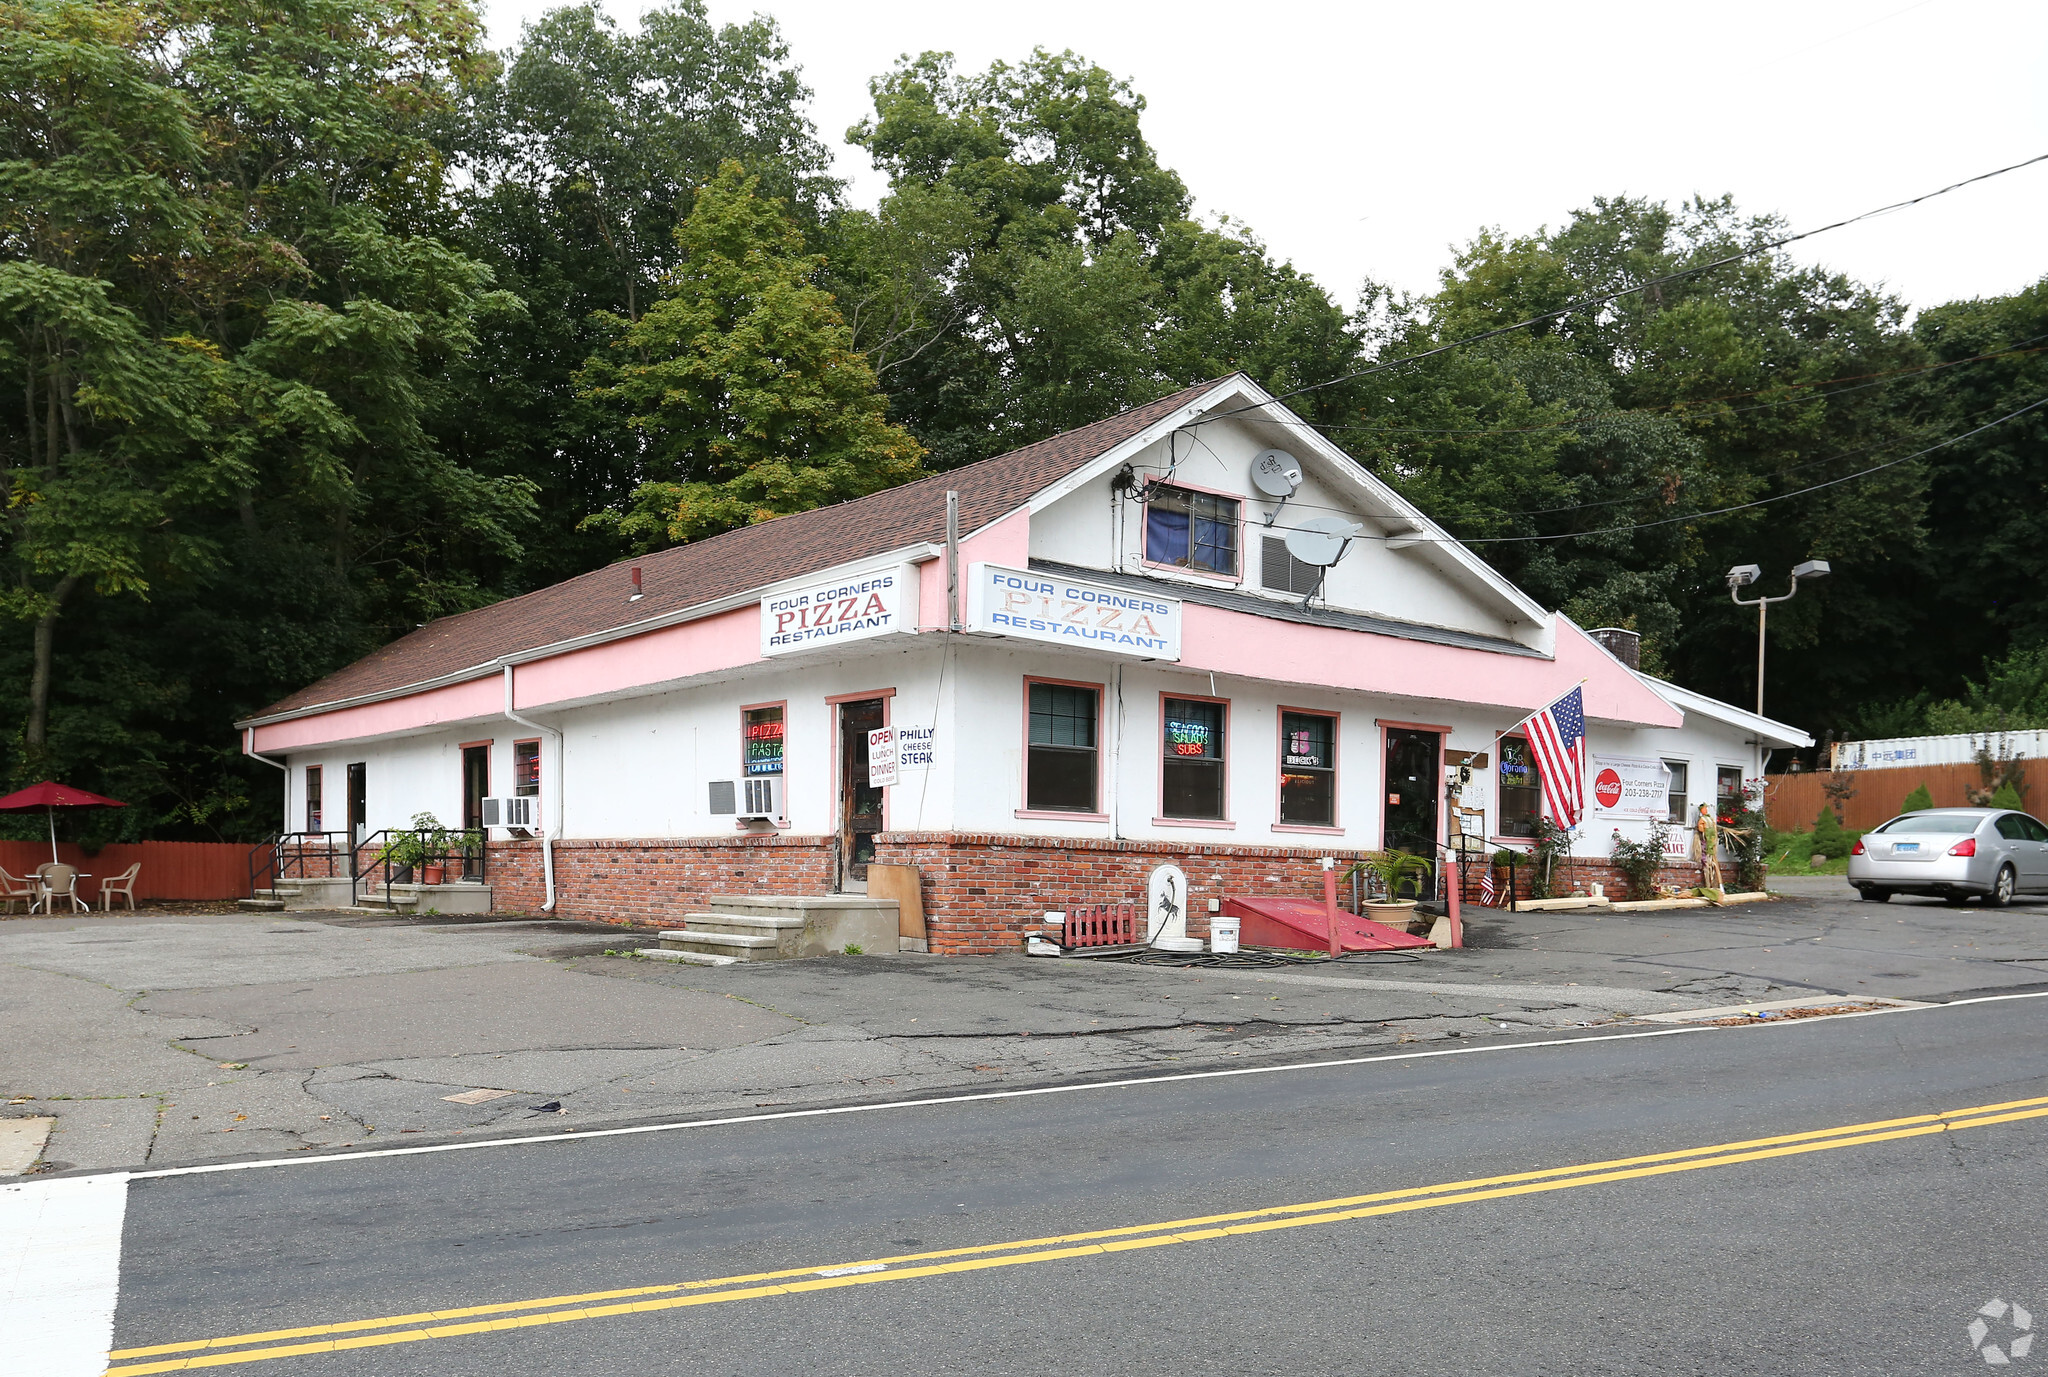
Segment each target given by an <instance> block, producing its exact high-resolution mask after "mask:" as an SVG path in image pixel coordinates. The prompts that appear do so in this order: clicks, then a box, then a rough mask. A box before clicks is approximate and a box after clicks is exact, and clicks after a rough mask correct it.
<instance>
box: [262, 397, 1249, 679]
mask: <svg viewBox="0 0 2048 1377" xmlns="http://www.w3.org/2000/svg"><path fill="white" fill-rule="evenodd" d="M1220 381H1222V380H1221V379H1218V380H1216V381H1212V382H1205V383H1197V384H1196V385H1195V386H1193V387H1189V388H1184V389H1183V390H1181V391H1179V392H1176V393H1174V394H1173V395H1172V396H1170V397H1161V398H1160V399H1159V400H1158V401H1156V402H1148V403H1147V404H1146V405H1144V406H1139V407H1133V408H1131V409H1130V410H1129V411H1125V412H1122V413H1120V414H1118V415H1115V416H1112V417H1110V418H1109V419H1107V420H1103V421H1097V422H1095V423H1094V424H1093V425H1085V426H1082V427H1080V428H1079V429H1078V430H1070V431H1067V432H1066V433H1064V434H1061V435H1055V436H1053V437H1052V438H1051V439H1048V440H1040V441H1039V442H1038V443H1037V444H1035V445H1026V446H1025V447H1024V448H1022V449H1019V450H1012V451H1011V452H1010V453H1008V454H1000V455H997V456H996V457H995V458H993V459H984V460H982V461H981V462H980V463H976V464H969V465H967V466H966V467H964V468H958V469H954V470H952V471H951V472H948V473H938V474H933V475H932V476H931V477H929V478H920V479H918V480H916V481H915V482H911V483H905V484H903V485H902V486H901V487H896V488H888V489H885V490H884V491H882V492H878V493H874V494H871V495H870V496H867V497H860V498H855V499H854V500H852V501H850V502H841V503H839V504H837V505H835V506H831V507H820V508H817V509H816V510H813V511H808V512H797V513H795V514H794V515H791V516H782V517H777V518H775V519H774V520H773V521H764V522H761V523H760V524H759V525H756V526H747V527H743V528H741V529H740V530H737V531H728V532H726V533H725V534H724V535H720V536H714V537H712V538H711V539H709V540H704V541H699V542H697V543H695V544H691V545H681V546H677V547H676V548H674V549H672V550H662V551H658V552H656V553H654V554H651V555H643V556H641V557H640V558H639V559H638V560H633V561H623V562H622V563H637V564H638V565H639V566H640V568H641V580H642V585H643V587H644V588H645V590H646V596H645V597H643V598H642V599H641V600H640V601H639V602H636V603H629V602H627V601H626V594H627V581H626V574H625V571H624V569H623V568H622V567H621V565H618V564H614V565H610V566H608V567H606V568H603V569H598V570H593V571H592V572H591V573H588V574H580V575H578V576H577V577H575V578H573V579H568V580H566V581H564V582H562V583H558V584H555V585H554V586H552V587H549V588H541V589H537V590H536V591H534V592H531V593H526V594H522V595H521V596H519V597H516V598H507V599H506V600H505V601H503V602H499V603H493V604H491V605H490V606H489V607H479V608H477V609H476V610H475V611H472V612H460V613H457V614H456V615H454V616H452V617H442V618H440V619H439V620H437V621H432V622H428V623H427V624H426V625H425V626H423V627H421V628H420V629H419V630H417V631H414V632H413V633H412V634H410V635H408V636H403V637H400V638H399V639H398V640H395V641H393V642H392V643H391V644H390V645H387V646H385V647H384V648H383V649H381V650H378V651H374V652H372V653H371V654H369V655H365V656H364V657H363V658H362V659H360V660H358V661H356V662H355V663H354V664H352V665H350V666H348V667H347V668H346V669H342V670H338V671H336V672H335V673H333V674H330V675H328V676H327V677H326V678H325V679H322V680H320V681H319V682H318V683H315V684H310V685H308V686H307V687H305V688H302V689H300V690H299V691H298V692H297V693H294V694H292V695H291V696H290V697H288V698H285V699H282V700H281V701H279V702H276V703H273V704H272V705H271V706H269V707H267V708H265V709H264V710H263V711H262V712H261V713H260V714H258V716H259V717H270V716H273V715H275V714H278V713H289V712H295V711H302V710H304V709H307V708H313V707H317V706H319V705H321V704H325V703H334V702H339V701H341V700H343V699H349V698H359V697H362V696H363V695H366V694H378V693H390V692H393V691H395V690H398V689H403V688H406V687H408V686H410V685H413V684H420V683H425V682H427V681H428V680H432V679H439V678H441V677H443V676H445V675H450V674H457V673H460V672H461V671H463V670H466V669H473V668H479V667H481V666H484V665H488V664H490V663H491V662H492V661H493V660H496V659H497V658H498V657H500V656H502V655H511V654H515V653H517V652H519V651H524V650H533V649H536V648H538V647H540V646H545V645H553V644H555V643H557V642H560V641H566V640H571V639H574V638H575V637H578V636H588V635H591V634H593V633H597V632H602V631H609V630H612V629H613V628H616V627H620V626H625V625H627V624H628V623H631V622H640V621H645V620H647V619H648V618H651V617H659V616H661V615H662V614H663V613H666V612H677V611H681V610H683V609H685V608H690V607H695V606H697V605H698V604H700V603H706V602H712V601H714V600H716V599H719V598H723V597H729V596H732V595H734V594H738V593H744V592H746V591H747V590H749V589H752V588H760V587H763V586H765V585H767V584H771V583H777V582H780V581H781V580H783V579H787V578H795V577H797V576H799V575H802V574H806V573H810V572H811V571H813V570H816V569H829V568H831V567H833V566H834V565H838V564H845V563H847V562H849V561H851V560H856V559H862V558H865V557H866V556H868V555H876V554H881V553H883V552H884V551H887V550H896V549H901V548H902V547H904V546H906V545H914V544H917V543H918V542H920V541H938V540H943V539H944V538H945V534H946V499H945V494H946V492H947V491H948V490H949V489H951V490H957V491H958V492H959V494H960V529H961V530H962V531H963V532H971V531H975V530H979V529H980V528H981V527H983V526H986V525H988V524H989V523H990V522H992V521H995V520H998V519H999V518H1001V517H1003V516H1004V515H1006V514H1008V513H1009V512H1012V511H1015V510H1016V509H1017V508H1018V507H1020V506H1022V505H1023V504H1024V503H1025V502H1027V501H1029V500H1030V499H1031V498H1032V497H1033V496H1034V495H1035V494H1037V493H1038V492H1040V491H1042V490H1043V489H1045V488H1047V487H1049V486H1050V485H1052V484H1053V483H1056V482H1058V481H1059V480H1060V479H1062V478H1065V477H1066V476H1067V475H1068V474H1071V473H1073V472H1074V471H1075V470H1077V469H1079V468H1081V467H1083V466H1084V465H1086V464H1088V463H1090V462H1091V461H1093V460H1095V459H1098V458H1100V457H1101V456H1102V455H1104V454H1106V453H1107V452H1108V451H1109V450H1111V449H1113V448H1115V447H1116V446H1117V445H1118V444H1120V443H1122V442H1123V441H1125V440H1127V439H1129V438H1130V437H1131V436H1133V435H1136V434H1137V433H1138V432H1139V431H1141V430H1144V429H1145V428H1146V427H1147V426H1149V425H1151V424H1153V423H1154V422H1155V421H1158V420H1159V419H1161V418H1162V417H1164V416H1167V415H1169V414H1170V413H1172V412H1173V411H1175V410H1177V409H1178V408H1180V407H1182V406H1185V405H1186V404H1187V403H1189V402H1191V401H1193V400H1194V399H1195V398H1197V397H1199V396H1201V395H1202V394H1203V393H1205V392H1208V391H1210V390H1212V389H1214V388H1215V387H1216V386H1217V382H1220Z"/></svg>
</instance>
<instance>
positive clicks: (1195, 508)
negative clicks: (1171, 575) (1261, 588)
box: [1145, 487, 1237, 578]
mask: <svg viewBox="0 0 2048 1377" xmlns="http://www.w3.org/2000/svg"><path fill="white" fill-rule="evenodd" d="M1145 558H1146V559H1148V560H1150V561H1152V563H1154V564H1174V565H1179V566H1180V567H1181V568H1183V569H1199V570H1201V571H1202V572H1204V573H1209V574H1228V575H1230V576H1231V577H1233V578H1235V577H1236V576H1237V502H1236V501H1235V500H1234V499H1232V498H1228V497H1218V496H1216V495H1215V494H1213V493H1206V492H1194V491H1191V490H1189V489H1187V488H1168V487H1155V488H1153V489H1152V495H1151V496H1150V497H1149V498H1147V499H1146V502H1145Z"/></svg>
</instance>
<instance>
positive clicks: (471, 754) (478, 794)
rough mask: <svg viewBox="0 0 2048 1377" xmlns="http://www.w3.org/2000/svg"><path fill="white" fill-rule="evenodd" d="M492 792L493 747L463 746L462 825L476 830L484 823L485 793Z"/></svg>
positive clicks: (467, 829) (466, 829)
mask: <svg viewBox="0 0 2048 1377" xmlns="http://www.w3.org/2000/svg"><path fill="white" fill-rule="evenodd" d="M490 792H491V748H490V747H489V746H464V747H463V748H462V826H463V829H464V830H465V831H474V830H476V829H477V828H479V827H482V826H483V825H484V795H486V794H488V793H490Z"/></svg>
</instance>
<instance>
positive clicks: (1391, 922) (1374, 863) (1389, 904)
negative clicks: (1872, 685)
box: [1351, 851, 1429, 927]
mask: <svg viewBox="0 0 2048 1377" xmlns="http://www.w3.org/2000/svg"><path fill="white" fill-rule="evenodd" d="M1351 872H1352V874H1354V875H1355V874H1358V873H1360V872H1363V873H1365V874H1367V875H1371V876H1372V877H1374V878H1375V879H1377V880H1378V881H1379V889H1380V892H1381V894H1382V896H1383V897H1381V898H1378V899H1373V898H1368V899H1366V900H1365V901H1364V902H1363V903H1361V904H1360V905H1359V907H1360V908H1361V909H1362V910H1364V912H1363V915H1362V916H1364V917H1366V918H1370V919H1371V920H1372V921H1373V922H1375V923H1385V924H1386V925H1387V926H1389V927H1405V926H1406V925H1407V923H1408V921H1409V918H1410V916H1411V911H1412V910H1413V909H1414V907H1415V903H1416V901H1415V900H1414V899H1402V898H1398V897H1396V896H1397V895H1399V893H1400V892H1401V886H1402V882H1403V881H1405V880H1407V879H1409V878H1410V877H1413V878H1414V879H1415V881H1416V884H1415V890H1416V892H1417V894H1420V892H1421V888H1422V885H1421V881H1422V880H1423V878H1425V877H1427V876H1428V874H1429V862H1428V861H1425V860H1424V859H1422V857H1420V856H1411V855H1409V854H1408V853H1407V852H1406V851H1382V852H1381V853H1380V854H1379V855H1377V856H1367V857H1366V858H1365V859H1363V860H1361V861H1360V862H1359V863H1358V864H1357V865H1355V866H1353V867H1351Z"/></svg>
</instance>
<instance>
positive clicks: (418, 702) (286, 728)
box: [251, 674, 505, 754]
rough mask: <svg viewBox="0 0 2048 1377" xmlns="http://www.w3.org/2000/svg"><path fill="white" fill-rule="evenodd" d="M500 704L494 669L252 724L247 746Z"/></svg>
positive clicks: (338, 736) (294, 745) (291, 746)
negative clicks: (467, 677) (440, 685)
mask: <svg viewBox="0 0 2048 1377" xmlns="http://www.w3.org/2000/svg"><path fill="white" fill-rule="evenodd" d="M504 707H505V687H504V684H503V682H502V681H501V680H500V679H499V676H498V675H496V674H491V675H487V676H485V677H484V678H481V679H472V680H471V681H470V682H468V683H466V684H449V685H447V686H445V687H443V688H437V689H429V690H427V691H426V692H425V693H414V694H409V695H407V696H406V697H404V698H392V699H388V700H387V701H385V702H382V703H364V704H362V705H361V706H360V707H353V708H342V709H340V710H339V711H336V712H323V713H321V714H319V715H318V716H317V717H295V718H292V719H291V720H290V721H286V722H272V723H269V724H268V725H266V726H261V727H256V728H254V729H253V734H254V737H255V739H254V741H253V742H252V743H251V749H253V750H255V751H257V752H258V753H262V754H268V753H271V752H285V751H294V750H300V749H303V748H305V747H308V746H322V745H325V744H327V743H328V742H330V741H352V740H354V739H356V738H357V737H365V736H385V735H390V734H392V733H396V732H407V731H417V730H419V729H421V728H423V727H432V726H437V725H439V724H441V723H443V722H466V721H471V720H474V719H475V718H479V717H496V716H498V715H500V714H501V713H502V712H503V711H504Z"/></svg>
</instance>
